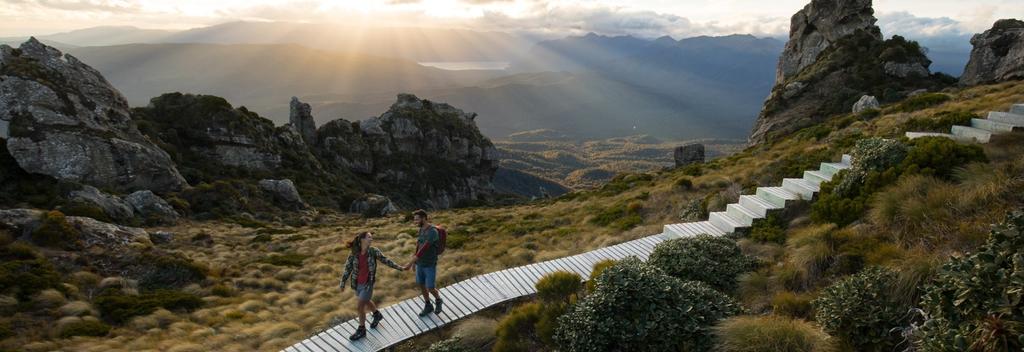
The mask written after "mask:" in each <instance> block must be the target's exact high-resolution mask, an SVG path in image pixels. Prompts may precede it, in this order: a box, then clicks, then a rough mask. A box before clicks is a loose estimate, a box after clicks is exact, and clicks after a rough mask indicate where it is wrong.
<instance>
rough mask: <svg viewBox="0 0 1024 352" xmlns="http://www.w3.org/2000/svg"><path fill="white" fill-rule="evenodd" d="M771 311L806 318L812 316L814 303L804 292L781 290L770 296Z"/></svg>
mask: <svg viewBox="0 0 1024 352" xmlns="http://www.w3.org/2000/svg"><path fill="white" fill-rule="evenodd" d="M772 312H774V313H775V314H778V315H782V316H787V317H793V318H801V319H808V318H812V317H813V316H814V304H812V303H811V297H810V296H809V295H806V294H799V293H793V292H789V291H782V292H779V293H776V294H775V296H774V297H772Z"/></svg>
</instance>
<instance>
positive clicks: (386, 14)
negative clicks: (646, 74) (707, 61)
mask: <svg viewBox="0 0 1024 352" xmlns="http://www.w3.org/2000/svg"><path fill="white" fill-rule="evenodd" d="M808 2H809V0H772V1H764V0H713V1H710V0H703V1H698V0H631V1H612V0H318V1H314V0H297V1H284V0H216V1H215V0H179V1H166V0H0V36H26V35H45V34H51V33H57V32H64V31H69V30H74V29H81V28H87V27H95V26H110V25H127V26H136V27H140V28H152V29H188V28H194V27H203V26H208V25H213V24H218V23H224V22H229V21H238V20H247V21H289V22H311V23H336V24H339V25H351V24H353V23H359V24H361V25H365V24H367V23H370V24H373V25H379V26H428V27H450V28H464V29H475V30H487V31H502V32H511V33H519V34H530V35H534V36H540V37H562V36H566V35H581V34H585V33H588V32H596V33H598V34H604V35H633V36H639V37H646V38H653V37H658V36H662V35H669V36H672V37H674V38H676V39H681V38H685V37H692V36H696V35H727V34H734V33H744V34H747V33H749V34H754V35H758V36H770V37H777V38H780V39H784V38H785V37H786V36H787V34H788V28H789V18H790V16H792V14H793V13H795V12H796V11H798V10H799V9H801V8H802V7H803V6H804V5H806V4H807V3H808ZM874 7H875V15H876V17H878V18H879V26H880V27H881V28H882V31H883V33H885V34H886V35H891V34H894V33H899V34H904V35H906V36H909V37H912V38H918V39H926V38H931V39H932V40H934V41H942V40H944V38H950V39H949V40H950V41H951V42H962V41H963V38H964V37H969V36H970V35H971V34H973V33H977V32H981V31H984V30H985V29H987V28H990V27H991V26H992V23H993V22H995V20H997V19H999V18H1009V17H1013V18H1018V19H1021V18H1024V0H970V1H966V0H875V1H874Z"/></svg>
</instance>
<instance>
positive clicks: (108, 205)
mask: <svg viewBox="0 0 1024 352" xmlns="http://www.w3.org/2000/svg"><path fill="white" fill-rule="evenodd" d="M68 200H69V201H70V202H72V203H81V204H85V205H90V206H95V207H98V208H100V209H102V210H103V213H104V214H106V215H107V216H108V217H110V218H111V219H114V220H116V221H126V220H130V219H131V218H134V217H135V210H134V209H133V208H132V205H131V204H128V202H126V201H125V200H124V199H121V197H118V196H115V195H111V194H107V193H103V192H102V191H100V190H99V189H96V187H93V186H88V185H87V186H84V187H82V189H80V190H77V191H71V193H70V194H68Z"/></svg>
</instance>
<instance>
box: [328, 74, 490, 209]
mask: <svg viewBox="0 0 1024 352" xmlns="http://www.w3.org/2000/svg"><path fill="white" fill-rule="evenodd" d="M475 118H476V114H474V113H466V112H464V111H462V110H459V109H456V108H454V107H452V106H451V105H448V104H444V103H435V102H431V101H429V100H424V99H419V98H417V97H416V96H414V95H411V94H400V95H398V100H397V101H396V102H395V103H394V104H392V105H391V107H390V108H389V109H388V111H387V112H385V113H384V114H381V115H380V116H378V117H374V118H370V119H366V120H362V121H359V122H358V123H351V122H348V121H345V120H334V121H331V122H329V123H327V124H325V125H324V126H323V127H321V128H320V129H319V130H318V131H317V138H319V141H320V148H321V149H320V155H321V156H322V159H328V160H332V161H333V162H336V163H338V164H339V165H342V166H345V167H347V168H349V169H350V170H352V171H353V172H356V173H358V174H362V175H365V176H367V177H369V178H370V179H372V180H373V181H374V182H375V183H377V184H378V185H380V187H381V188H382V189H386V190H388V195H390V196H391V197H392V199H395V200H396V201H398V202H399V203H400V204H408V205H411V206H416V207H428V208H436V209H444V208H450V207H454V206H459V205H461V204H469V203H472V202H478V201H483V200H485V199H487V198H488V197H490V196H491V195H492V194H493V193H494V185H493V183H492V181H493V178H494V173H495V171H497V167H498V162H497V150H496V149H495V148H494V145H493V144H492V143H491V141H490V140H489V139H487V138H486V137H484V136H483V135H482V134H481V133H480V130H479V129H478V128H477V126H476V122H475V121H474V119H475Z"/></svg>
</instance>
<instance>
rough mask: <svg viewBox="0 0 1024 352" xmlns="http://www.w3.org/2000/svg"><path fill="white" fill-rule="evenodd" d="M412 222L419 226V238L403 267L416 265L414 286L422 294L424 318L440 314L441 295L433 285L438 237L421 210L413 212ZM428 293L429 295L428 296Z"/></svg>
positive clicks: (434, 228) (435, 276) (435, 273)
mask: <svg viewBox="0 0 1024 352" xmlns="http://www.w3.org/2000/svg"><path fill="white" fill-rule="evenodd" d="M412 214H413V222H414V223H415V224H416V226H419V237H418V238H417V239H416V253H415V254H414V255H413V258H412V260H411V261H410V262H409V264H407V265H406V266H405V268H406V269H408V268H410V267H412V266H413V264H415V265H416V284H417V285H419V286H420V291H421V292H423V303H424V305H423V311H421V312H420V316H421V317H423V316H426V315H427V314H430V313H431V312H433V313H435V314H441V304H442V303H444V302H443V301H441V294H440V293H439V292H437V288H435V283H436V279H437V255H438V252H439V251H440V249H439V248H440V243H439V242H440V240H441V239H440V235H439V234H438V232H437V228H436V227H434V225H432V224H430V223H429V222H427V212H426V211H424V210H423V209H420V210H417V211H414V212H413V213H412ZM428 293H429V294H428ZM430 294H433V295H434V299H435V304H436V307H435V305H431V304H430Z"/></svg>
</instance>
